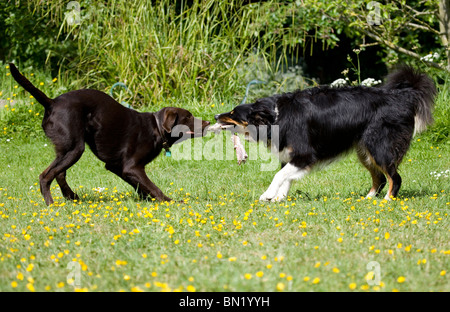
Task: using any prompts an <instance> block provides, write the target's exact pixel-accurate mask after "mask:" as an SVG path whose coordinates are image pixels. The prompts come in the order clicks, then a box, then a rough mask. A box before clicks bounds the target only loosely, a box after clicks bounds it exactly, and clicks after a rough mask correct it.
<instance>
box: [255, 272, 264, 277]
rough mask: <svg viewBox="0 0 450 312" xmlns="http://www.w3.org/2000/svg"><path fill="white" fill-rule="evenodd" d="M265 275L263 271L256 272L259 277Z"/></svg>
mask: <svg viewBox="0 0 450 312" xmlns="http://www.w3.org/2000/svg"><path fill="white" fill-rule="evenodd" d="M263 275H264V272H263V271H258V272H256V276H258V277H263Z"/></svg>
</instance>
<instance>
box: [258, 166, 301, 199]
mask: <svg viewBox="0 0 450 312" xmlns="http://www.w3.org/2000/svg"><path fill="white" fill-rule="evenodd" d="M308 173H309V170H308V169H306V168H299V167H297V166H295V165H292V164H291V163H288V164H287V165H286V166H284V167H283V168H282V169H281V170H280V171H278V172H277V174H276V175H275V177H274V178H273V181H272V183H271V184H270V186H269V188H268V189H267V191H265V192H264V193H263V194H262V195H261V197H260V198H259V200H261V201H281V200H283V199H285V198H286V196H287V194H288V192H289V189H290V187H291V183H292V181H294V180H299V179H301V178H303V177H304V176H305V175H306V174H308Z"/></svg>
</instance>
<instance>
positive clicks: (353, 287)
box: [348, 283, 356, 290]
mask: <svg viewBox="0 0 450 312" xmlns="http://www.w3.org/2000/svg"><path fill="white" fill-rule="evenodd" d="M348 288H350V289H351V290H354V289H356V283H350V284H349V285H348Z"/></svg>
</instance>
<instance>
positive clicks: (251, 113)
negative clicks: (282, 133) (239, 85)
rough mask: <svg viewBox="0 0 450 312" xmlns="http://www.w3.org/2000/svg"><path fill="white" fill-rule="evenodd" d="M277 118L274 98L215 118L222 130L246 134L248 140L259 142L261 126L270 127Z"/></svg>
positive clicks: (260, 100)
mask: <svg viewBox="0 0 450 312" xmlns="http://www.w3.org/2000/svg"><path fill="white" fill-rule="evenodd" d="M276 117H277V112H276V100H275V98H274V97H267V98H262V99H258V100H256V101H255V103H251V104H241V105H238V106H236V107H235V108H234V109H233V110H232V111H230V112H227V113H222V114H218V115H216V116H214V118H215V119H216V121H217V123H219V124H220V125H221V126H222V129H226V130H230V131H233V132H238V133H241V134H244V135H245V137H246V139H251V140H254V141H258V140H259V139H260V137H259V132H260V127H261V126H266V127H269V129H268V130H269V131H270V126H271V125H273V124H274V122H275V120H276Z"/></svg>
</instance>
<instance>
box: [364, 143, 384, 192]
mask: <svg viewBox="0 0 450 312" xmlns="http://www.w3.org/2000/svg"><path fill="white" fill-rule="evenodd" d="M357 154H358V158H359V161H360V162H361V163H362V164H363V165H364V167H365V168H366V169H367V170H368V171H369V172H370V175H371V177H372V188H371V189H370V191H369V193H368V194H367V196H366V198H369V197H375V196H377V195H379V194H380V192H381V191H382V190H383V188H384V186H385V185H386V177H385V176H384V174H383V172H382V171H380V169H379V168H377V165H376V164H375V160H374V159H373V157H372V155H370V153H369V152H368V151H367V150H366V149H364V148H358V149H357Z"/></svg>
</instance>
